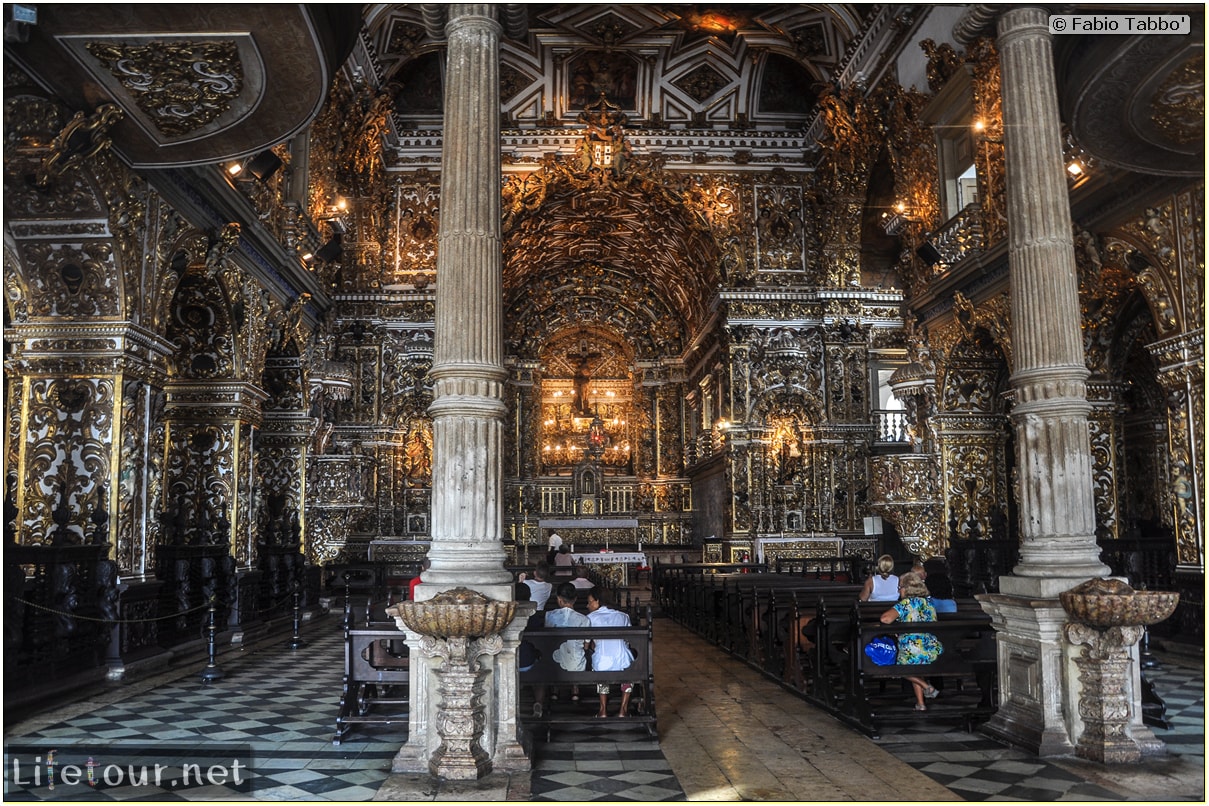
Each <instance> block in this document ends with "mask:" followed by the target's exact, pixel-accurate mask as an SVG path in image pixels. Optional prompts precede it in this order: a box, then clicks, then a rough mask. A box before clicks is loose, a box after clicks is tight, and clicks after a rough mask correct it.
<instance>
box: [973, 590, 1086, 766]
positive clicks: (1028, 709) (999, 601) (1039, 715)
mask: <svg viewBox="0 0 1209 806" xmlns="http://www.w3.org/2000/svg"><path fill="white" fill-rule="evenodd" d="M1008 579H1009V578H1008V577H1003V578H1001V580H1000V584H1001V586H1002V585H1003V583H1005V582H1007V581H1008ZM1067 586H1068V587H1069V582H1068V584H1067ZM1009 587H1010V583H1009ZM977 599H978V601H979V603H980V604H981V605H982V609H983V611H985V612H986V613H987V614H988V615H990V616H991V618H992V619H993V623H994V626H995V641H996V645H997V650H998V659H999V667H998V669H999V710H998V711H996V712H995V715H994V716H992V717H991V719H990V720H988V721H987V722H986V723H984V724H983V725H982V728H981V730H982V731H983V732H985V733H988V734H990V735H992V736H994V737H996V738H998V739H1001V740H1002V741H1005V742H1007V743H1008V744H1011V745H1014V746H1016V747H1020V748H1023V749H1025V750H1028V751H1030V752H1033V753H1036V754H1037V755H1038V756H1066V755H1070V754H1071V753H1072V752H1074V744H1073V743H1072V740H1071V737H1070V734H1069V732H1068V729H1067V725H1066V720H1065V718H1064V709H1063V699H1064V697H1063V692H1064V687H1063V678H1064V664H1065V661H1064V657H1063V655H1064V652H1063V644H1064V641H1063V635H1062V628H1063V626H1064V625H1065V624H1066V622H1067V615H1066V611H1065V610H1063V609H1062V605H1061V603H1060V602H1059V601H1058V599H1056V598H1053V599H1050V598H1041V597H1033V596H1027V595H1011V594H1004V593H995V594H982V595H979V596H978V597H977Z"/></svg>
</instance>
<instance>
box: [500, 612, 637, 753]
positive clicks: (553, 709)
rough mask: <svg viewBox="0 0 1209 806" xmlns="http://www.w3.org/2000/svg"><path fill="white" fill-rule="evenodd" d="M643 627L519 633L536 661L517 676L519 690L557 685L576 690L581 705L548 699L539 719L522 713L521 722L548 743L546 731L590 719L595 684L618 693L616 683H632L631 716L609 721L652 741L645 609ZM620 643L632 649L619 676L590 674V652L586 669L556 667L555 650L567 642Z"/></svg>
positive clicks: (595, 702)
mask: <svg viewBox="0 0 1209 806" xmlns="http://www.w3.org/2000/svg"><path fill="white" fill-rule="evenodd" d="M643 621H644V622H645V623H644V624H639V625H636V626H631V627H557V628H555V627H552V628H547V629H541V630H526V631H525V632H523V633H521V640H522V641H528V642H530V643H531V644H533V646H534V648H535V649H536V650H537V652H538V659H537V661H536V662H535V663H534V664H533V666H532V667H530V668H529V669H527V670H525V671H523V672H521V673H520V682H521V685H522V686H542V687H545V688H547V689H553V688H554V687H556V686H557V687H562V686H579V687H580V701H579V702H567V701H564V700H553V699H550V700H549V701H548V702H545V703H543V706H544V707H543V712H542V714H541V716H536V715H534V714H533V713H532V710H529V712H528V713H525V712H523V711H522V713H521V715H520V719H521V721H522V722H524V723H526V724H529V725H535V726H542V727H545V729H546V740H547V741H549V739H550V729H551V727H552V726H553V725H556V724H582V723H584V722H591V721H592V720H593V719H595V714H596V712H597V710H598V709H599V703H600V700H599V697H598V695H597V694H596V684H597V683H610V684H618V686H615V687H614V693H619V691H618V688H619V684H621V683H633V684H634V690H633V692H632V694H631V695H630V713H629V714H627V715H626V716H624V717H622V718H620V719H618V718H616V717H614V718H613V719H612V720H611V721H612V722H614V723H618V724H637V725H642V726H643V727H645V728H646V730H647V733H648V734H649V735H650V736H651V737H652V738H655V737H656V736H657V735H658V733H657V730H656V722H655V664H654V660H655V657H654V634H653V631H652V629H651V608H650V606H649V605H648V606H646V608H645V613H644V618H643ZM606 639H620V640H623V641H625V642H626V643H627V644H629V646H630V649H631V650H633V653H634V660H633V661H631V662H630V665H629V667H628V668H626V669H623V670H621V671H608V672H598V671H593V670H592V668H591V665H592V653H591V652H590V651H587V648H585V652H584V654H585V656H586V659H587V664H586V667H587V668H585V669H584V671H582V672H570V671H567V670H566V669H564V668H562V667H561V666H559V665H558V663H557V662H556V661H555V660H554V651H555V650H556V649H558V648H559V647H560V646H562V644H563V643H564V642H566V641H603V640H606ZM610 696H612V695H610Z"/></svg>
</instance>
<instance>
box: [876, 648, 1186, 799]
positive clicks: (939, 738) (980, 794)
mask: <svg viewBox="0 0 1209 806" xmlns="http://www.w3.org/2000/svg"><path fill="white" fill-rule="evenodd" d="M1147 676H1148V677H1149V678H1150V679H1151V681H1152V682H1153V683H1154V685H1155V689H1156V691H1157V692H1158V693H1159V695H1160V696H1161V697H1162V698H1163V700H1164V701H1165V702H1166V704H1167V718H1168V720H1169V721H1170V723H1171V725H1172V727H1171V729H1170V730H1166V729H1161V728H1151V730H1153V731H1154V735H1155V736H1156V737H1157V738H1159V739H1161V740H1162V741H1163V742H1165V743H1166V744H1167V748H1168V750H1169V752H1170V753H1171V754H1173V755H1177V756H1188V757H1190V760H1195V761H1198V762H1199V764H1200V767H1201V770H1202V771H1203V769H1204V758H1205V676H1204V671H1203V670H1202V669H1201V668H1192V667H1190V666H1187V665H1180V664H1179V663H1177V662H1176V660H1175V659H1170V660H1165V661H1164V662H1163V663H1162V664H1161V665H1160V666H1159V668H1156V669H1152V670H1149V671H1148V672H1147ZM878 744H879V745H880V746H882V747H883V748H885V749H886V750H888V751H889V752H891V753H892V754H894V756H895V757H897V758H898V759H900V760H902V761H905V762H906V763H908V764H910V765H911V766H912V767H914V768H915V769H917V770H919V771H920V772H922V773H924V774H925V775H927V776H928V777H929V778H931V779H933V780H934V781H936V782H938V783H941V784H944V786H946V787H947V788H948V789H950V790H952V791H953V792H954V793H955V794H957V795H960V796H961V797H962V798H964V799H965V800H997V801H998V800H1020V801H1055V800H1078V801H1117V802H1119V801H1121V800H1122V797H1121V794H1120V793H1119V792H1118V791H1115V790H1112V789H1108V788H1106V786H1103V785H1100V784H1098V783H1096V780H1097V777H1098V776H1097V773H1098V772H1099V773H1103V772H1104V769H1105V768H1103V767H1100V766H1099V765H1092V764H1089V763H1082V762H1079V761H1069V760H1054V761H1049V760H1042V759H1039V758H1037V757H1036V756H1034V755H1031V754H1029V753H1025V752H1023V751H1020V750H1015V749H1012V748H1008V747H1005V746H1003V745H1002V744H1000V743H999V742H997V741H995V740H993V739H991V738H989V737H987V736H983V735H982V734H979V733H965V732H962V731H961V730H960V729H955V728H953V727H952V726H944V725H938V724H935V723H933V724H931V725H928V724H923V723H921V724H920V725H918V726H905V727H902V726H900V727H893V728H889V727H888V728H886V729H885V730H884V731H883V735H882V737H881V739H879V740H878ZM1163 763H1165V761H1164V760H1161V759H1155V760H1149V761H1146V762H1143V764H1146V765H1148V766H1150V767H1151V768H1154V767H1156V766H1158V765H1162V764H1163ZM1203 793H1204V789H1203V788H1202V789H1201V790H1200V792H1199V793H1197V792H1177V791H1171V792H1169V797H1168V798H1167V799H1169V800H1173V801H1175V800H1203V799H1204V794H1203Z"/></svg>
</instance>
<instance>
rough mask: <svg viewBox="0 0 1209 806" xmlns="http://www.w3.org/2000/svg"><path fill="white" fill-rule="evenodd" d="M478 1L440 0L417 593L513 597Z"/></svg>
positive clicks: (491, 96) (493, 83)
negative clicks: (422, 537) (437, 220)
mask: <svg viewBox="0 0 1209 806" xmlns="http://www.w3.org/2000/svg"><path fill="white" fill-rule="evenodd" d="M492 8H493V7H492V6H491V5H488V4H459V5H452V6H450V7H449V23H448V25H447V26H446V34H447V36H448V43H449V45H448V57H447V74H446V88H445V133H446V136H445V138H444V141H443V145H442V153H441V165H442V170H441V224H440V243H441V249H440V252H439V255H438V258H437V278H438V286H439V287H438V292H437V305H436V336H435V342H434V347H435V353H434V360H433V367H432V370H431V372H430V373H429V377H430V378H431V379H432V381H433V390H434V395H433V403H432V406H431V407H430V408H429V412H430V414H431V415H432V418H433V485H432V486H433V495H432V549H431V551H430V552H429V559H430V560H431V561H432V567H431V568H430V569H429V570H428V571H426V572H424V575H423V580H424V583H426V585H429V586H430V587H427V588H425V587H421V589H420V593H419V598H421V599H425V598H429V597H431V596H432V595H434V594H435V593H437V592H439V591H440V590H442V589H445V588H449V587H452V586H454V585H455V584H468V585H473V586H476V587H481V586H482V585H498V586H499V588H498V589H497V590H496V591H494V594H495V597H496V598H511V590H510V589H509V587H507V584H508V582H509V581H510V576H509V574H508V572H507V571H505V570H504V567H503V565H504V559H505V555H504V549H503V545H502V543H501V534H500V530H501V520H502V518H501V509H502V501H501V489H502V466H501V465H502V456H503V428H504V417H505V414H506V407H505V405H504V400H503V384H504V381H505V379H506V378H507V373H506V371H505V370H504V366H503V331H502V326H501V317H502V313H503V277H502V262H503V261H502V251H501V245H500V189H499V183H500V152H499V37H500V26H499V24H498V23H497V22H495V20H494V19H493V16H492V14H493V12H492Z"/></svg>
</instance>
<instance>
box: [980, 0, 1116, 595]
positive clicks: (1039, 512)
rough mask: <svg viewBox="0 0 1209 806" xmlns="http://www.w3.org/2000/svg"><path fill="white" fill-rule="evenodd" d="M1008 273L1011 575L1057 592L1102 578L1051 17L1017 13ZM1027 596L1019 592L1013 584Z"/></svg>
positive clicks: (1010, 84)
mask: <svg viewBox="0 0 1209 806" xmlns="http://www.w3.org/2000/svg"><path fill="white" fill-rule="evenodd" d="M999 53H1000V60H1001V63H1002V65H1001V66H1002V71H1003V118H1004V120H1003V130H1004V141H1005V142H1004V152H1005V157H1006V161H1007V184H1008V260H1009V262H1010V270H1011V303H1012V351H1013V355H1014V357H1015V367H1014V368H1013V372H1012V378H1011V384H1012V388H1013V389H1014V390H1015V392H1016V405H1015V407H1014V408H1013V410H1012V419H1013V420H1014V421H1015V423H1016V459H1017V463H1016V464H1017V467H1018V468H1019V472H1020V489H1019V490H1018V495H1019V499H1020V507H1019V511H1020V530H1021V535H1020V564H1019V565H1017V566H1016V568H1015V571H1014V573H1015V575H1016V576H1018V577H1028V578H1034V579H1045V578H1056V579H1057V580H1058V585H1059V586H1061V587H1055V586H1053V585H1046V584H1044V583H1042V584H1032V585H1027V586H1026V587H1027V589H1028V590H1029V592H1030V593H1032V594H1033V595H1043V596H1054V595H1056V594H1057V593H1058V591H1060V590H1065V589H1066V588H1067V587H1069V586H1068V585H1066V583H1065V581H1064V580H1065V579H1067V578H1077V579H1079V580H1080V581H1082V580H1085V579H1087V578H1088V577H1092V576H1099V575H1101V574H1106V573H1108V567H1107V566H1105V565H1104V564H1103V563H1101V562H1100V560H1099V555H1100V550H1099V547H1098V546H1097V545H1096V538H1095V532H1096V522H1095V505H1094V503H1093V500H1092V475H1091V449H1090V442H1089V439H1088V430H1087V417H1088V413H1089V412H1090V411H1091V406H1090V404H1089V403H1088V402H1087V394H1086V380H1087V376H1088V371H1087V367H1086V365H1085V362H1084V358H1083V337H1082V334H1081V331H1080V324H1081V320H1080V313H1079V311H1080V308H1079V281H1078V274H1077V271H1076V267H1075V252H1074V238H1073V236H1072V234H1071V227H1070V201H1069V198H1068V195H1067V190H1066V174H1065V171H1064V169H1063V166H1062V140H1061V121H1060V120H1059V118H1058V96H1057V90H1056V88H1055V84H1054V60H1053V51H1052V47H1051V42H1050V34H1049V15H1048V12H1047V11H1046V10H1044V9H1041V8H1020V9H1014V10H1012V11H1008V12H1005V13H1004V14H1003V15H1002V16H1001V17H1000V18H999ZM1021 592H1022V593H1023V592H1024V591H1023V590H1022V591H1021Z"/></svg>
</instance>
